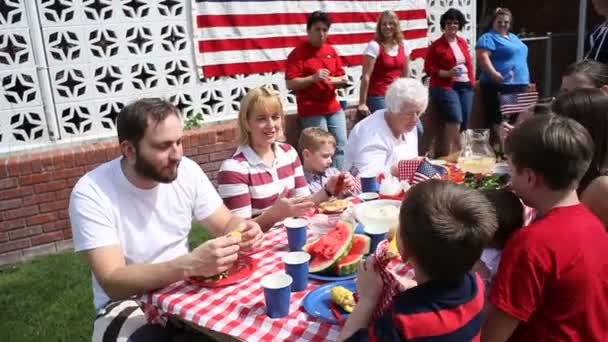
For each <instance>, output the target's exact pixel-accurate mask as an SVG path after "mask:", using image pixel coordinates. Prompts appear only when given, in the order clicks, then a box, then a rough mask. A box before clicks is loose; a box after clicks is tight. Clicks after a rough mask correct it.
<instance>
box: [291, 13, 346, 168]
mask: <svg viewBox="0 0 608 342" xmlns="http://www.w3.org/2000/svg"><path fill="white" fill-rule="evenodd" d="M330 26H331V21H330V20H329V16H328V15H327V13H325V12H321V11H315V12H313V13H311V14H310V15H309V16H308V20H307V22H306V32H307V40H306V41H304V42H302V43H301V44H300V45H298V46H297V47H296V48H295V49H293V50H292V51H291V52H290V53H289V55H288V56H287V69H286V70H285V80H286V85H287V89H289V90H293V91H295V93H296V102H297V105H298V118H299V121H300V126H301V127H302V129H304V128H307V127H321V128H323V129H324V130H326V131H329V132H330V133H332V134H333V135H334V136H335V137H336V155H335V158H334V161H333V164H332V165H333V166H334V167H336V168H338V169H342V164H343V161H344V148H345V147H346V140H347V135H346V116H345V114H344V111H343V110H342V107H341V106H340V103H339V102H338V100H337V99H336V88H340V87H344V86H346V85H347V78H346V76H345V72H344V68H343V67H342V61H341V60H340V56H338V53H337V52H336V50H335V49H334V48H333V47H332V46H331V45H329V44H327V43H326V41H327V34H328V32H329V27H330Z"/></svg>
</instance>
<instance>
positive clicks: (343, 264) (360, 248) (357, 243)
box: [335, 234, 371, 276]
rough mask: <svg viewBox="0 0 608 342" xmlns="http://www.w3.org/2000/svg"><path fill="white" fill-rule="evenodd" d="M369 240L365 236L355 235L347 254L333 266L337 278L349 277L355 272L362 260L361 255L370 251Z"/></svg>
mask: <svg viewBox="0 0 608 342" xmlns="http://www.w3.org/2000/svg"><path fill="white" fill-rule="evenodd" d="M370 245H371V239H370V237H369V236H367V235H363V234H355V237H354V238H353V244H352V247H351V248H350V251H349V252H348V254H347V255H346V256H345V257H344V258H342V259H340V260H338V262H337V263H336V266H335V271H336V274H337V275H339V276H344V275H349V274H353V273H355V272H357V268H358V267H359V264H360V263H361V260H363V255H364V254H368V253H369V250H370Z"/></svg>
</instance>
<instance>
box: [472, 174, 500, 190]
mask: <svg viewBox="0 0 608 342" xmlns="http://www.w3.org/2000/svg"><path fill="white" fill-rule="evenodd" d="M508 183H509V175H508V174H492V175H482V174H479V173H477V174H475V173H471V172H467V173H465V175H464V185H466V186H468V187H470V188H473V189H481V190H487V189H502V188H504V187H506V186H507V185H508Z"/></svg>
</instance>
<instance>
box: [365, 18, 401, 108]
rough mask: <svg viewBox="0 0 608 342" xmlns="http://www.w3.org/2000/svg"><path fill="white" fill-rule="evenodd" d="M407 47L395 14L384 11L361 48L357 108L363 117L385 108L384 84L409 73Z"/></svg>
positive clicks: (388, 83) (387, 84)
mask: <svg viewBox="0 0 608 342" xmlns="http://www.w3.org/2000/svg"><path fill="white" fill-rule="evenodd" d="M410 53H411V50H410V49H409V48H408V47H407V46H406V44H405V42H404V41H403V34H402V32H401V26H400V25H399V17H397V14H396V13H395V12H393V11H384V12H382V14H380V17H379V18H378V23H377V25H376V37H375V38H374V40H372V41H371V42H369V44H367V47H366V48H365V51H363V70H362V75H361V89H360V92H359V106H358V107H357V111H358V112H359V113H360V114H361V115H363V116H367V115H369V114H370V113H373V112H375V111H377V110H379V109H385V108H386V103H385V102H384V96H385V95H386V90H387V88H388V86H389V85H390V84H391V83H393V81H394V80H396V79H397V78H399V77H407V76H408V75H409V55H410Z"/></svg>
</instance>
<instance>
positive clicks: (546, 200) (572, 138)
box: [482, 115, 608, 341]
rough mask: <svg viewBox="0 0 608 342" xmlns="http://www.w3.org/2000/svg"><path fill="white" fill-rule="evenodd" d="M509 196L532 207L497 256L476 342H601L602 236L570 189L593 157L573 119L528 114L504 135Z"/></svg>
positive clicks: (606, 293)
mask: <svg viewBox="0 0 608 342" xmlns="http://www.w3.org/2000/svg"><path fill="white" fill-rule="evenodd" d="M506 154H507V156H508V159H509V164H510V166H511V181H512V187H513V190H514V191H515V193H516V194H517V195H518V196H520V197H521V198H522V200H523V201H524V203H525V204H526V205H528V206H530V207H533V208H534V209H536V210H537V214H538V215H537V218H536V220H535V221H533V222H532V223H531V224H530V225H528V226H527V227H525V228H524V229H520V230H518V231H516V232H515V233H514V234H513V235H512V236H511V238H510V239H509V240H508V241H507V243H506V245H505V248H504V250H503V252H502V257H501V260H500V267H499V268H498V273H497V275H496V278H495V280H494V283H493V284H492V289H491V290H490V296H489V302H490V303H491V305H490V307H489V310H488V316H487V319H486V321H485V323H484V326H483V330H482V331H483V336H482V340H483V341H506V340H509V341H541V340H542V341H549V340H551V341H557V340H559V341H607V340H608V324H606V322H608V310H606V308H608V281H606V279H608V234H606V232H605V231H604V227H603V225H602V223H601V222H600V220H599V219H598V218H597V217H596V216H595V215H593V214H592V213H591V212H590V211H589V209H587V208H586V207H585V206H584V205H583V204H581V203H580V202H579V199H578V196H577V194H576V188H577V186H578V184H579V182H580V180H581V178H582V177H583V175H584V174H585V172H586V171H587V168H588V166H589V163H590V161H591V158H592V156H593V142H592V140H591V137H590V136H589V133H588V132H587V131H586V130H585V129H584V128H583V127H582V126H581V125H580V124H579V123H577V122H576V121H574V120H572V119H568V118H564V117H558V116H554V115H540V116H534V117H532V118H530V119H528V120H526V121H525V122H523V123H521V125H519V126H518V127H516V128H515V129H514V130H513V131H512V132H511V134H510V135H509V136H508V137H507V141H506Z"/></svg>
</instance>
